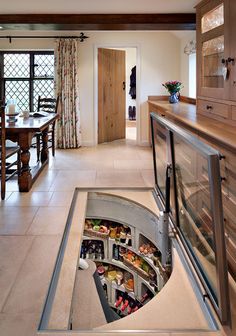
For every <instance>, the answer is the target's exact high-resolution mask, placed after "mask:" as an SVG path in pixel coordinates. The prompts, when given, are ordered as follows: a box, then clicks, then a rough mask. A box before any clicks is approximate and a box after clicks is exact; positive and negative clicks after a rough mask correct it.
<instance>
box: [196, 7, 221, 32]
mask: <svg viewBox="0 0 236 336" xmlns="http://www.w3.org/2000/svg"><path fill="white" fill-rule="evenodd" d="M223 24H224V5H223V4H221V5H220V6H218V7H216V8H214V9H212V10H211V11H210V12H207V13H206V14H205V15H203V17H202V22H201V26H202V33H206V32H208V31H210V30H212V29H214V28H216V27H219V26H221V25H223Z"/></svg>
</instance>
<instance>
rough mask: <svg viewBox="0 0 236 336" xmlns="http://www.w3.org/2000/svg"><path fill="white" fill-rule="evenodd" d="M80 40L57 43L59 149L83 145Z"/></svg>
mask: <svg viewBox="0 0 236 336" xmlns="http://www.w3.org/2000/svg"><path fill="white" fill-rule="evenodd" d="M78 43H79V42H78V40H77V39H76V38H72V39H71V38H70V39H66V38H65V39H63V38H60V39H56V41H55V87H56V95H57V96H60V97H61V99H60V100H61V106H60V108H59V119H58V122H57V132H56V137H57V147H58V148H78V147H80V145H81V130H80V111H79V95H78Z"/></svg>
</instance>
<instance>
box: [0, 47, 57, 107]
mask: <svg viewBox="0 0 236 336" xmlns="http://www.w3.org/2000/svg"><path fill="white" fill-rule="evenodd" d="M38 96H43V97H48V98H53V97H54V54H53V52H51V51H50V52H49V51H29V52H27V51H24V52H10V51H9V52H0V98H3V97H5V101H6V102H7V101H8V100H9V99H15V100H16V102H17V107H18V109H19V110H30V111H36V110H37V101H38Z"/></svg>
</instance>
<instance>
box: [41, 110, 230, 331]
mask: <svg viewBox="0 0 236 336" xmlns="http://www.w3.org/2000/svg"><path fill="white" fill-rule="evenodd" d="M151 126H152V144H153V164H154V176H155V188H154V189H150V188H149V189H147V188H146V189H145V188H131V189H128V188H126V189H101V188H100V189H99V188H98V189H95V188H94V189H92V188H87V189H86V188H84V189H76V190H75V193H74V198H73V201H72V205H71V208H70V213H69V216H68V220H67V224H66V227H65V231H64V235H63V239H62V243H61V246H60V250H59V254H58V258H57V262H56V265H55V269H54V273H53V276H52V280H51V284H50V287H49V291H48V295H47V299H46V302H45V306H44V310H43V314H42V318H41V321H40V326H39V331H42V330H44V331H45V330H47V331H48V332H50V333H53V332H57V331H67V334H68V333H69V332H70V331H72V332H74V333H83V332H86V333H89V332H93V333H94V332H96V333H101V334H103V333H104V332H120V331H122V332H123V333H125V332H131V331H134V332H144V333H149V332H150V333H153V332H174V331H177V332H178V331H180V332H185V331H193V332H200V331H202V332H203V331H206V332H208V331H212V330H217V329H218V328H220V327H221V326H222V325H228V326H229V325H230V303H229V292H228V273H227V263H226V250H225V240H224V227H223V209H222V198H221V188H220V183H221V182H220V181H221V178H220V170H219V160H220V154H219V153H218V152H217V151H215V150H214V149H212V148H211V147H209V146H207V145H205V144H204V143H202V142H201V141H199V140H198V139H197V138H195V137H194V136H192V135H190V134H189V133H187V132H185V131H184V130H182V129H181V128H179V127H177V126H176V125H174V124H173V123H171V122H170V121H167V120H165V119H163V118H160V117H158V116H156V115H155V114H151Z"/></svg>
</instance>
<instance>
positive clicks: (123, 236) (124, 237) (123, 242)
mask: <svg viewBox="0 0 236 336" xmlns="http://www.w3.org/2000/svg"><path fill="white" fill-rule="evenodd" d="M120 242H121V243H122V244H125V243H126V233H125V232H124V231H121V232H120Z"/></svg>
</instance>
